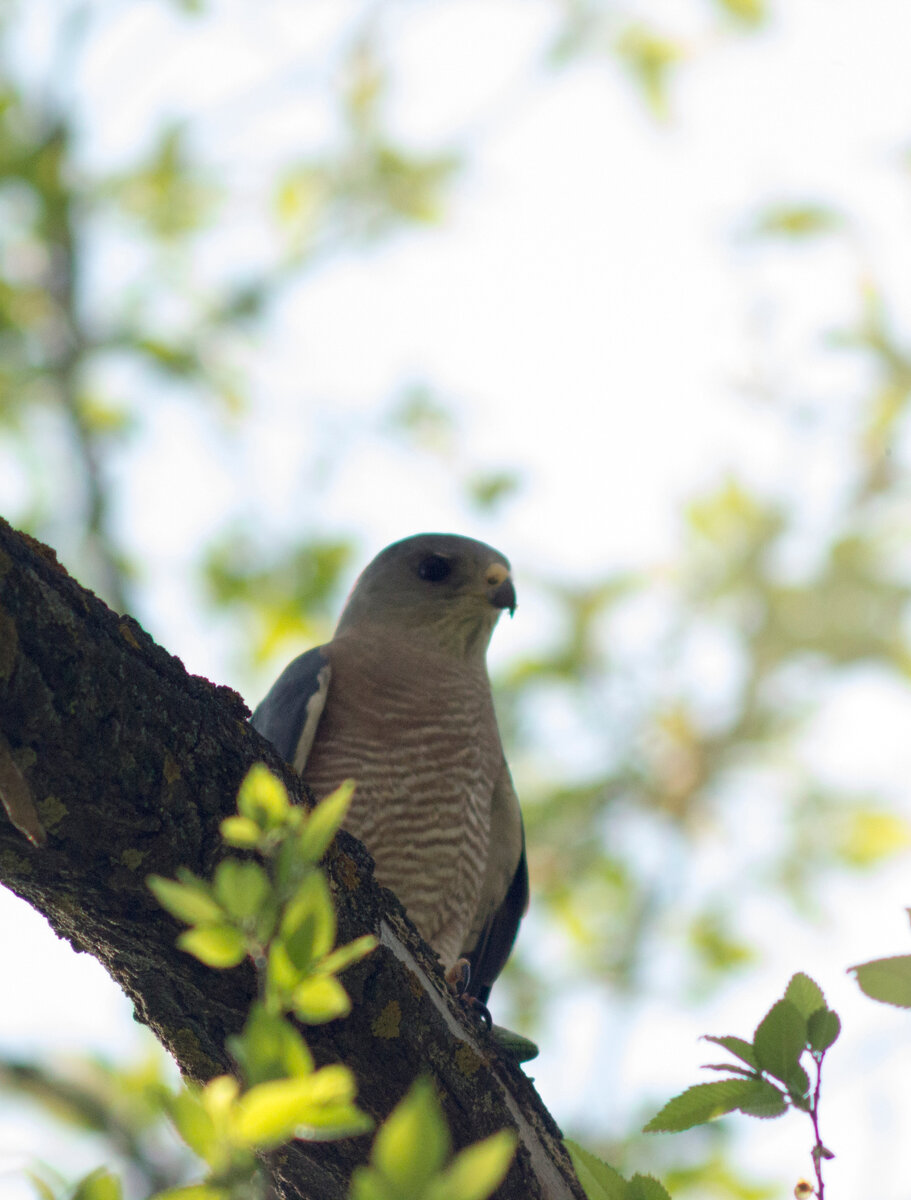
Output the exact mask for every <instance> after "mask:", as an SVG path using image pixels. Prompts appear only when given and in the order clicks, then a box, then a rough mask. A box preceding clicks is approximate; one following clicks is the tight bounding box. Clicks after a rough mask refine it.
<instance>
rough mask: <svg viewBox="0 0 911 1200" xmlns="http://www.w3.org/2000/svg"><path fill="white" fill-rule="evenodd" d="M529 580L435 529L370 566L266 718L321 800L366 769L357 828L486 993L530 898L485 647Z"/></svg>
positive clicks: (355, 806)
mask: <svg viewBox="0 0 911 1200" xmlns="http://www.w3.org/2000/svg"><path fill="white" fill-rule="evenodd" d="M515 606H516V593H515V589H514V587H513V583H512V578H511V576H510V568H509V562H508V561H507V559H505V558H504V557H503V555H502V554H500V553H498V551H496V550H493V549H492V548H491V547H490V546H485V545H484V544H483V543H482V542H476V541H472V540H471V539H470V538H465V537H457V536H455V535H453V534H444V533H422V534H418V535H417V536H416V537H410V538H405V539H404V541H401V542H395V543H394V544H393V545H392V546H388V547H387V548H386V549H385V550H383V551H382V553H381V554H378V555H377V557H376V558H375V559H374V560H373V562H371V563H370V565H369V566H368V567H367V568H366V570H365V571H364V572H363V574H362V575H361V576H360V578H359V579H358V581H357V583H356V584H355V587H354V589H353V591H352V592H351V595H350V596H349V597H348V602H347V604H346V605H345V608H344V610H343V612H342V615H341V619H340V620H339V623H338V628H337V629H336V631H335V636H334V637H333V639H332V641H331V642H328V643H327V644H326V645H325V646H317V647H316V648H314V649H313V650H308V651H307V652H306V653H305V654H302V655H301V656H300V657H299V658H296V659H295V660H294V661H293V662H292V663H291V664H290V665H289V666H288V667H286V668H285V670H284V671H283V672H282V674H281V675H280V676H279V678H278V680H277V681H276V683H275V684H274V685H273V687H272V690H271V691H270V692H269V694H268V695H267V696H266V698H265V700H263V701H262V703H261V704H260V705H259V707H258V708H257V709H256V712H255V713H254V714H253V724H254V726H255V727H256V728H257V729H258V730H259V731H260V733H262V734H263V735H264V736H265V737H267V738H269V740H270V741H271V742H273V743H274V745H275V746H276V748H277V749H278V750H279V751H280V753H281V754H283V755H284V757H285V758H286V759H287V760H288V762H290V763H292V764H293V765H294V767H295V768H296V769H297V770H298V771H299V772H300V774H301V776H302V777H303V779H304V782H305V783H307V784H308V786H309V787H310V788H311V790H312V791H313V792H314V794H315V795H316V796H317V797H318V798H319V797H322V796H325V795H327V794H328V793H329V792H330V791H332V789H333V788H335V787H337V786H338V784H339V783H341V781H342V780H343V779H347V778H351V779H354V780H355V781H356V783H357V787H356V790H355V794H354V800H353V802H352V806H351V808H350V810H349V814H348V818H347V821H346V827H347V828H348V829H349V830H350V831H351V833H353V834H354V835H355V836H356V837H359V838H360V839H361V840H362V841H363V842H364V844H365V845H366V846H367V849H368V850H369V851H370V853H371V854H372V855H373V858H374V859H375V861H376V876H377V879H378V880H379V881H380V883H382V884H384V885H385V886H386V887H389V888H391V889H392V890H393V891H394V892H395V893H396V895H397V896H398V897H399V899H400V900H401V901H402V903H403V904H404V906H405V908H406V910H407V912H408V915H409V916H410V917H411V919H412V920H413V921H414V923H415V925H417V927H418V929H419V930H420V932H421V934H422V935H423V937H424V938H425V940H426V941H428V942H429V943H430V945H431V946H432V947H433V948H434V950H436V952H437V953H438V954H439V956H440V958H441V960H442V962H443V965H444V967H445V968H446V969H447V971H448V972H451V971H458V969H459V964H458V960H460V959H467V961H468V963H469V964H470V977H469V982H468V986H467V990H468V994H469V995H470V996H472V997H475V998H476V999H477V1000H479V1001H480V1002H481V1004H484V1003H485V1002H486V1000H487V997H488V995H489V993H490V988H491V985H492V984H493V982H494V980H495V979H496V977H497V976H498V975H499V973H500V971H501V970H502V969H503V965H504V963H505V962H506V959H507V958H508V956H509V952H510V950H511V949H512V944H513V942H514V940H515V936H516V932H517V930H518V927H519V921H520V920H521V918H522V914H523V913H524V911H525V908H526V905H527V902H528V870H527V866H526V862H525V841H524V834H523V830H522V817H521V813H520V812H519V803H518V800H517V799H516V793H515V791H514V789H513V785H512V779H511V778H510V775H509V768H508V767H507V765H506V760H505V758H504V756H503V747H502V744H501V742H500V734H499V730H498V728H497V721H496V715H495V713H494V707H493V698H492V696H491V692H490V681H489V679H488V677H487V666H486V660H485V655H486V651H487V645H488V642H489V641H490V635H491V634H492V633H493V628H494V626H495V625H496V623H497V620H498V619H499V616H500V613H501V612H502V611H503V609H504V608H506V609H509V611H510V613H512V612H513V611H514V609H515Z"/></svg>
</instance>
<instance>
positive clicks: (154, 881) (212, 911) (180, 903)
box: [146, 871, 225, 925]
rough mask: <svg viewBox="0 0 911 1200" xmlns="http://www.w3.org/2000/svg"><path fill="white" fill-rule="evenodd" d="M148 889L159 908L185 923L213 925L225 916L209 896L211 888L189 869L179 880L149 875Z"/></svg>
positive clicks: (210, 895)
mask: <svg viewBox="0 0 911 1200" xmlns="http://www.w3.org/2000/svg"><path fill="white" fill-rule="evenodd" d="M146 884H147V885H148V887H149V890H150V891H151V892H152V894H153V895H154V897H155V899H156V900H157V901H158V903H159V904H160V905H161V907H162V908H164V909H167V911H168V912H169V913H170V914H171V916H172V917H176V918H177V919H178V921H183V922H184V923H185V924H187V925H200V924H212V923H214V922H216V921H222V920H223V919H224V915H225V914H224V913H223V912H222V910H221V907H220V906H219V904H218V903H217V902H216V900H215V899H214V897H213V895H212V889H211V888H210V886H209V885H208V884H207V883H205V882H204V881H203V880H202V879H197V878H196V877H195V876H194V875H191V874H190V872H189V871H187V872H186V873H185V874H183V875H182V877H181V879H180V881H179V882H178V881H177V880H176V879H165V878H164V877H163V876H161V875H149V877H148V878H147V879H146Z"/></svg>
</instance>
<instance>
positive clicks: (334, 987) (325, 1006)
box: [291, 974, 351, 1025]
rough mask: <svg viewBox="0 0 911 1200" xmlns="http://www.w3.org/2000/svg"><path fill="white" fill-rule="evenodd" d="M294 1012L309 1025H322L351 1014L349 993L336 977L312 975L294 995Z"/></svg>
mask: <svg viewBox="0 0 911 1200" xmlns="http://www.w3.org/2000/svg"><path fill="white" fill-rule="evenodd" d="M291 999H292V1004H293V1006H294V1011H295V1013H296V1014H297V1015H298V1017H300V1019H301V1020H302V1021H306V1022H307V1024H308V1025H322V1024H324V1023H325V1022H326V1021H334V1020H335V1019H336V1018H337V1017H347V1016H348V1014H349V1013H350V1012H351V1001H350V999H349V998H348V993H347V992H346V991H345V989H344V988H343V987H342V985H341V984H340V983H339V981H338V980H337V979H336V978H335V976H334V975H324V974H318V975H311V976H310V977H309V978H307V979H305V980H303V981H302V982H301V983H299V984H298V985H297V987H296V988H295V989H294V992H293V994H292V997H291Z"/></svg>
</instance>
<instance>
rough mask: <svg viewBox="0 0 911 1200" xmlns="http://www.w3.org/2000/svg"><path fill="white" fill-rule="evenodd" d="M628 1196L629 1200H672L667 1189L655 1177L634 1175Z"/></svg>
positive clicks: (630, 1182)
mask: <svg viewBox="0 0 911 1200" xmlns="http://www.w3.org/2000/svg"><path fill="white" fill-rule="evenodd" d="M626 1194H627V1197H628V1200H671V1197H670V1195H669V1194H668V1190H667V1188H666V1187H665V1186H664V1185H663V1184H662V1183H659V1182H658V1180H657V1179H656V1178H655V1177H654V1175H634V1176H633V1177H632V1179H631V1180H630V1181H629V1187H628V1189H627V1193H626Z"/></svg>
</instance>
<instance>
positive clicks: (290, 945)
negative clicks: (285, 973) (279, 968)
mask: <svg viewBox="0 0 911 1200" xmlns="http://www.w3.org/2000/svg"><path fill="white" fill-rule="evenodd" d="M335 929H336V925H335V908H334V906H333V904H332V897H331V896H330V894H329V885H328V884H327V883H326V877H325V875H323V873H322V871H311V872H310V873H309V874H308V875H307V876H306V878H305V879H304V881H303V882H302V883H301V885H300V887H299V888H298V889H297V892H296V893H295V895H294V897H293V898H292V899H291V900H290V901H289V902H288V905H287V907H286V909H285V915H284V917H283V918H282V923H281V935H280V940H281V943H282V945H283V946H284V947H285V951H286V953H287V955H288V958H289V959H290V960H291V962H292V963H293V964H294V966H295V967H296V968H297V969H298V970H299V971H305V970H306V969H307V968H308V967H310V966H311V964H312V963H314V962H315V961H316V960H317V959H320V958H322V957H323V955H325V954H328V953H329V951H330V950H331V949H332V947H333V945H334V943H335Z"/></svg>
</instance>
